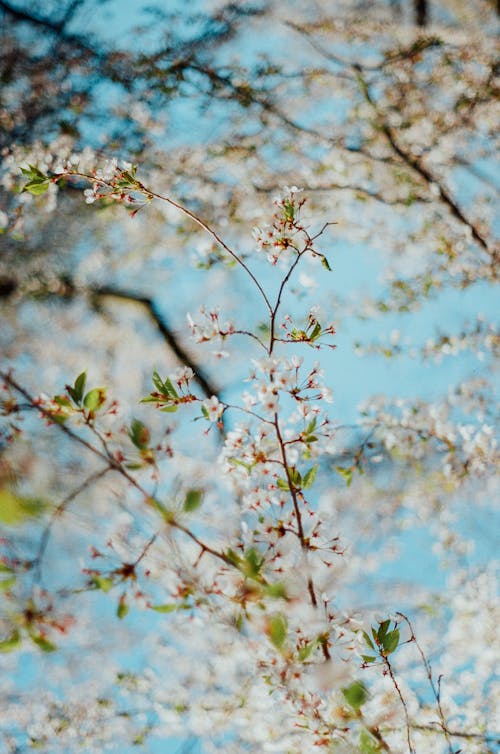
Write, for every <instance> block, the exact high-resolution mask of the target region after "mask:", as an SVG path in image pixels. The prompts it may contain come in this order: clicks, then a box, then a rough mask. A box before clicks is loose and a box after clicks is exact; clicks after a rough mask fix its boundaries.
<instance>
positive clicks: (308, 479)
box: [302, 465, 318, 490]
mask: <svg viewBox="0 0 500 754" xmlns="http://www.w3.org/2000/svg"><path fill="white" fill-rule="evenodd" d="M317 473H318V466H317V465H316V466H313V467H312V468H310V469H309V471H307V472H306V474H305V475H304V479H303V480H302V487H303V488H304V489H305V490H307V489H309V487H312V485H313V483H314V480H315V479H316V474H317Z"/></svg>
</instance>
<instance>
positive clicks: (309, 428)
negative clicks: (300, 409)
mask: <svg viewBox="0 0 500 754" xmlns="http://www.w3.org/2000/svg"><path fill="white" fill-rule="evenodd" d="M317 422H318V420H317V418H316V417H314V419H313V420H312V421H310V422H309V424H308V425H307V427H306V428H305V431H304V434H305V435H310V434H311V433H312V432H314V430H315V429H316V424H317Z"/></svg>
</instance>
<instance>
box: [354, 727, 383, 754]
mask: <svg viewBox="0 0 500 754" xmlns="http://www.w3.org/2000/svg"><path fill="white" fill-rule="evenodd" d="M359 750H360V752H361V754H380V752H381V751H382V749H381V748H380V746H379V744H378V742H377V740H376V739H375V738H373V736H372V735H371V734H370V733H368V731H367V730H365V729H363V730H362V731H361V733H360V734H359Z"/></svg>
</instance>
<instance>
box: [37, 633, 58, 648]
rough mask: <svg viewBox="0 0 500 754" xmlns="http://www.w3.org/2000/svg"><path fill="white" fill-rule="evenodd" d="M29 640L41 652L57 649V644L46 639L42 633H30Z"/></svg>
mask: <svg viewBox="0 0 500 754" xmlns="http://www.w3.org/2000/svg"><path fill="white" fill-rule="evenodd" d="M31 640H32V642H33V644H36V645H37V647H38V649H41V650H42V652H55V651H56V649H57V646H56V645H55V644H54V643H53V642H51V641H49V640H48V639H46V638H45V636H42V634H31Z"/></svg>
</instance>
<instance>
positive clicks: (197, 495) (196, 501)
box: [182, 489, 203, 513]
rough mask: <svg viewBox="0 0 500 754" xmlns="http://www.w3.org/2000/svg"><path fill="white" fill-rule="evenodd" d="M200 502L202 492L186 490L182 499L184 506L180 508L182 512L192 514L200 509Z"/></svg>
mask: <svg viewBox="0 0 500 754" xmlns="http://www.w3.org/2000/svg"><path fill="white" fill-rule="evenodd" d="M202 500H203V490H196V489H193V490H188V491H187V493H186V497H185V499H184V505H183V506H182V507H183V510H184V511H186V513H192V512H193V511H195V510H196V509H197V508H199V507H200V505H201V501H202Z"/></svg>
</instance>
